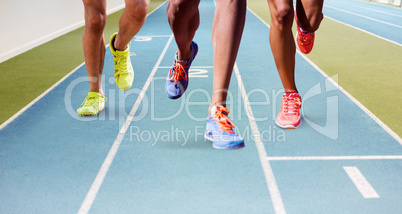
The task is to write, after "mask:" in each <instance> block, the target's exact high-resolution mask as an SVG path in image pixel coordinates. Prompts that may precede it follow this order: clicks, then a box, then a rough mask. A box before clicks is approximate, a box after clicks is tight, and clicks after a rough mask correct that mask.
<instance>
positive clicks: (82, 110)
mask: <svg viewBox="0 0 402 214" xmlns="http://www.w3.org/2000/svg"><path fill="white" fill-rule="evenodd" d="M106 101H107V98H106V97H105V96H103V95H102V94H100V93H98V92H88V96H87V97H86V98H85V100H84V102H82V104H81V106H80V107H79V108H78V110H77V113H78V116H95V115H97V114H98V113H99V112H100V111H102V110H103V108H104V107H105V102H106Z"/></svg>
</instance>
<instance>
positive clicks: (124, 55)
mask: <svg viewBox="0 0 402 214" xmlns="http://www.w3.org/2000/svg"><path fill="white" fill-rule="evenodd" d="M116 36H117V33H114V34H113V35H112V37H111V38H110V43H109V44H110V51H111V52H112V54H113V59H114V79H115V80H116V84H117V87H119V88H120V89H121V90H123V91H125V90H127V89H129V88H130V87H131V86H132V85H133V81H134V70H133V66H132V65H131V60H130V56H135V54H134V53H130V43H129V44H128V46H127V48H126V49H125V50H123V51H119V50H116V49H115V47H114V40H115V38H116Z"/></svg>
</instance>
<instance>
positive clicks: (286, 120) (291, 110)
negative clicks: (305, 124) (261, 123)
mask: <svg viewBox="0 0 402 214" xmlns="http://www.w3.org/2000/svg"><path fill="white" fill-rule="evenodd" d="M301 105H302V101H301V97H300V95H299V94H298V93H296V92H294V93H285V94H284V95H283V97H282V101H281V111H280V112H279V114H278V116H277V117H276V120H275V122H276V124H277V125H278V126H279V127H281V128H284V129H295V128H298V127H299V126H300V125H301V117H300V108H301Z"/></svg>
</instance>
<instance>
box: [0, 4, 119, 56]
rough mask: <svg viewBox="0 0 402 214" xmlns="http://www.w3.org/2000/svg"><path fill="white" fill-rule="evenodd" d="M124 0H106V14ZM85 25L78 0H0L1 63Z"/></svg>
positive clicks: (82, 8)
mask: <svg viewBox="0 0 402 214" xmlns="http://www.w3.org/2000/svg"><path fill="white" fill-rule="evenodd" d="M123 7H124V0H107V10H108V14H109V13H112V12H115V11H117V10H119V9H122V8H123ZM83 25H84V6H83V4H82V1H81V0H0V63H1V62H3V61H5V60H7V59H9V58H12V57H14V56H16V55H18V54H21V53H23V52H25V51H27V50H29V49H31V48H33V47H36V46H38V45H40V44H43V43H45V42H47V41H50V40H52V39H54V38H56V37H58V36H60V35H63V34H65V33H67V32H69V31H71V30H74V29H77V28H78V27H81V26H83Z"/></svg>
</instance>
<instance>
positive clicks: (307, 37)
mask: <svg viewBox="0 0 402 214" xmlns="http://www.w3.org/2000/svg"><path fill="white" fill-rule="evenodd" d="M299 36H300V37H299V38H300V44H301V45H310V44H311V43H312V42H313V41H314V34H312V33H302V32H299Z"/></svg>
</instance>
